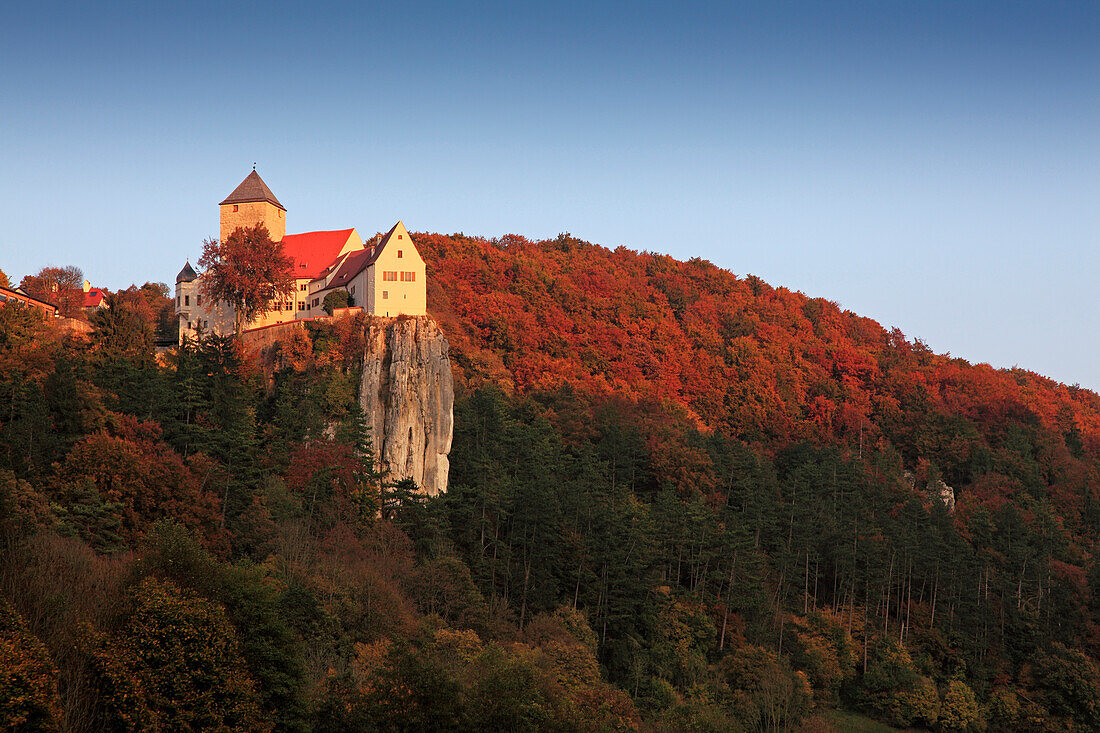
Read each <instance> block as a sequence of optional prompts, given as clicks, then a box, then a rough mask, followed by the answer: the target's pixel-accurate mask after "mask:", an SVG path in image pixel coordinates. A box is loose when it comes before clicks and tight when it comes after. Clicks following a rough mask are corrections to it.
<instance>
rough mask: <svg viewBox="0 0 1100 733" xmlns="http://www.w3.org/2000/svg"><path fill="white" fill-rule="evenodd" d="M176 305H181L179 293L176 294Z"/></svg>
mask: <svg viewBox="0 0 1100 733" xmlns="http://www.w3.org/2000/svg"><path fill="white" fill-rule="evenodd" d="M176 307H177V308H179V307H180V296H178V295H177V296H176Z"/></svg>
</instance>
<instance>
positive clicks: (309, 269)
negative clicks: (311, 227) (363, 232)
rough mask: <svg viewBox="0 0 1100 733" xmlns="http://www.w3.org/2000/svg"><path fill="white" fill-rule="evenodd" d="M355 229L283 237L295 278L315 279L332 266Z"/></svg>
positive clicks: (284, 248)
mask: <svg viewBox="0 0 1100 733" xmlns="http://www.w3.org/2000/svg"><path fill="white" fill-rule="evenodd" d="M353 231H355V230H354V229H338V230H336V231H331V232H305V233H303V234H288V235H286V236H285V237H283V251H284V252H286V254H287V255H288V256H289V257H290V259H291V260H293V261H294V268H293V270H294V277H295V278H297V279H301V278H307V277H308V278H309V279H311V280H312V279H314V278H316V277H317V276H319V275H320V274H321V273H322V272H324V271H325V269H326V268H327V267H328V266H329V265H331V264H332V262H333V260H335V259H336V258H337V257H338V256H339V255H340V250H341V249H343V248H344V245H345V244H347V242H348V239H349V238H350V237H351V233H352V232H353Z"/></svg>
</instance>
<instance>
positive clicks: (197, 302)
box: [195, 295, 202, 305]
mask: <svg viewBox="0 0 1100 733" xmlns="http://www.w3.org/2000/svg"><path fill="white" fill-rule="evenodd" d="M195 305H202V296H201V295H196V296H195Z"/></svg>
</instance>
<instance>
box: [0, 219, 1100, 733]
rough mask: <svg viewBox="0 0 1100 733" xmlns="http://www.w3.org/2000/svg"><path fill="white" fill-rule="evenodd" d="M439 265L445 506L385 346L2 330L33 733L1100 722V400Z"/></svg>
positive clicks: (524, 277)
mask: <svg viewBox="0 0 1100 733" xmlns="http://www.w3.org/2000/svg"><path fill="white" fill-rule="evenodd" d="M414 236H415V239H416V241H417V244H418V246H419V248H420V250H421V252H422V253H423V255H424V258H425V260H426V261H427V262H428V267H429V273H428V283H429V287H428V299H429V308H428V310H429V313H431V314H432V315H433V316H434V317H435V318H436V319H437V320H438V321H439V322H440V324H441V325H442V327H443V329H444V331H445V332H446V333H447V336H448V339H449V341H450V343H451V357H452V364H453V365H454V368H455V376H456V387H457V396H456V405H455V412H456V415H455V418H456V419H455V439H454V445H453V448H452V452H451V482H450V483H451V488H450V490H449V492H448V493H447V494H446V495H444V496H440V497H437V498H435V499H432V500H430V501H425V500H422V499H419V498H417V497H416V495H415V493H414V490H415V486H410V485H408V483H407V482H406V483H399V484H398V485H396V486H394V485H390V483H389V482H388V481H386V480H385V478H384V477H379V476H377V475H376V474H375V473H374V471H373V470H372V468H371V466H372V462H371V460H370V455H369V447H368V446H369V443H368V441H369V436H368V435H366V433H365V431H364V430H363V420H362V416H361V415H360V414H359V413H358V408H357V406H356V399H355V391H356V386H357V384H358V377H359V374H358V370H359V357H360V354H361V353H362V323H361V321H357V320H356V319H346V320H344V321H340V322H338V323H336V324H327V325H311V326H310V327H309V330H308V332H307V333H304V334H303V335H301V337H295V338H294V339H292V340H291V341H290V342H289V343H286V344H283V345H282V349H281V351H280V353H278V354H276V355H275V356H274V358H273V359H269V360H268V361H265V362H262V363H261V362H259V361H256V360H252V359H249V358H243V359H242V357H241V356H240V355H239V354H238V352H237V350H236V349H235V348H234V347H233V345H232V344H231V343H229V342H225V341H221V340H218V339H209V340H205V341H203V342H201V343H198V344H193V345H188V346H187V347H186V348H184V349H181V351H180V353H179V355H178V356H177V357H174V358H173V359H171V360H170V361H169V363H167V364H163V365H161V364H158V363H157V362H156V361H155V360H154V359H153V358H152V354H151V346H152V340H151V331H150V324H149V323H148V322H147V321H146V320H144V319H143V317H142V316H141V315H140V314H139V313H137V312H136V311H135V310H133V309H128V308H127V307H126V306H125V304H123V303H120V304H119V306H118V307H116V308H112V309H111V310H109V311H104V312H101V313H99V314H96V316H95V317H94V319H95V325H96V330H95V332H94V333H93V343H92V345H91V348H90V349H87V348H84V347H83V346H82V345H80V344H78V343H75V342H72V341H65V340H63V339H61V338H60V337H58V336H57V335H56V334H51V333H50V332H49V331H48V329H46V328H45V327H44V326H43V325H42V324H41V322H39V321H38V320H36V319H35V318H33V317H32V316H31V315H30V314H28V313H26V312H23V311H22V310H21V309H18V308H11V307H9V308H0V522H2V527H3V534H2V538H3V544H2V548H0V549H2V553H3V554H2V556H0V582H2V586H0V588H2V591H3V597H4V599H5V600H4V604H3V606H4V607H3V611H2V615H0V717H3V716H6V718H4V719H5V720H7V721H17V722H18V721H22V722H23V724H24V725H28V726H31V725H39V726H41V727H46V728H48V727H50V726H51V725H54V726H61V727H63V728H66V729H69V730H97V729H99V728H100V727H103V726H107V727H111V728H117V729H151V728H157V727H159V728H166V729H167V728H180V727H188V726H190V727H210V726H215V725H218V726H225V727H229V728H233V729H240V730H252V729H262V730H267V729H272V728H276V729H279V730H284V729H285V730H308V729H311V728H312V729H318V730H341V729H343V730H376V729H377V730H411V729H433V730H471V729H478V730H628V729H639V728H640V729H646V730H670V731H671V730H761V729H777V728H784V729H798V728H799V727H800V726H806V727H808V728H809V729H814V730H822V729H825V727H826V726H827V725H828V724H827V722H826V719H825V717H824V716H825V713H826V711H828V710H829V709H830V708H834V707H842V708H847V709H851V710H857V711H860V712H861V713H863V714H865V715H868V716H870V717H874V718H877V719H879V720H881V721H884V722H887V723H890V724H894V725H899V726H917V727H925V728H933V729H937V730H983V729H988V730H1005V731H1009V730H1020V729H1028V730H1051V731H1056V730H1057V731H1062V730H1093V729H1096V728H1097V727H1100V674H1098V672H1097V667H1096V661H1095V660H1096V657H1097V655H1098V654H1100V649H1098V636H1097V633H1096V631H1097V626H1096V618H1097V612H1098V610H1100V595H1098V593H1100V568H1097V567H1096V565H1095V564H1094V563H1093V560H1092V557H1093V548H1094V545H1095V543H1096V541H1097V528H1098V523H1100V503H1098V497H1097V494H1096V492H1097V488H1098V474H1097V468H1098V467H1100V460H1098V458H1100V397H1098V396H1097V395H1096V394H1094V393H1092V392H1089V391H1087V390H1083V389H1078V388H1074V387H1066V386H1063V385H1059V384H1056V383H1054V382H1052V381H1050V380H1047V379H1044V378H1042V377H1040V376H1038V375H1036V374H1033V373H1030V372H1026V371H1022V370H1010V371H1004V370H994V369H992V368H990V367H988V366H983V365H977V366H975V365H971V364H968V363H966V362H965V361H962V360H958V359H951V358H948V357H944V356H939V355H936V354H933V353H931V352H930V351H929V350H928V349H927V348H926V347H925V346H924V345H923V344H921V343H920V342H919V341H910V340H908V339H907V338H905V336H904V335H903V334H901V333H899V332H897V331H886V330H885V329H883V328H882V327H881V326H880V325H879V324H877V323H875V322H874V321H871V320H869V319H866V318H861V317H859V316H856V315H854V314H851V313H848V312H844V311H841V310H840V309H839V308H838V307H837V306H836V305H835V304H833V303H830V302H828V301H825V300H820V299H810V298H807V297H805V296H803V295H801V294H798V293H792V292H790V291H787V290H784V289H782V288H774V287H772V286H769V285H767V284H765V283H763V282H762V281H760V280H759V279H757V278H754V277H752V276H748V277H745V278H738V277H735V276H734V275H733V274H731V273H729V272H727V271H724V270H721V269H719V268H717V267H715V266H713V265H711V264H709V263H707V262H704V261H701V260H691V261H689V262H686V263H682V262H677V261H675V260H673V259H671V258H669V257H666V256H662V255H653V254H639V253H636V252H632V251H629V250H626V249H622V248H620V249H617V250H615V251H609V250H607V249H605V248H602V247H598V246H595V245H591V244H588V243H585V242H580V241H578V240H575V239H573V238H571V237H568V236H561V237H559V238H557V239H556V240H550V241H544V242H530V241H527V240H525V239H523V238H521V237H516V236H509V237H505V238H502V239H501V240H499V241H487V240H484V239H478V238H470V237H465V236H460V235H453V236H443V235H434V234H417V235H414ZM941 480H942V481H943V482H945V483H946V484H947V485H949V486H951V487H952V488H953V489H954V495H955V499H956V505H955V507H954V510H953V511H949V510H948V507H947V506H945V505H944V504H943V503H942V502H941V501H940V500H939V499H938V498H937V495H938V493H939V492H940V484H939V482H940V481H941ZM1094 599H1095V600H1094Z"/></svg>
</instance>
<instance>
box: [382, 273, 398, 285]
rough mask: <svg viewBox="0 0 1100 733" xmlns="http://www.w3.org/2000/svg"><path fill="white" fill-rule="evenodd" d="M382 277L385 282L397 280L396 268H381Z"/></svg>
mask: <svg viewBox="0 0 1100 733" xmlns="http://www.w3.org/2000/svg"><path fill="white" fill-rule="evenodd" d="M382 279H383V280H384V281H385V282H394V283H395V282H397V270H383V271H382Z"/></svg>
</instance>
